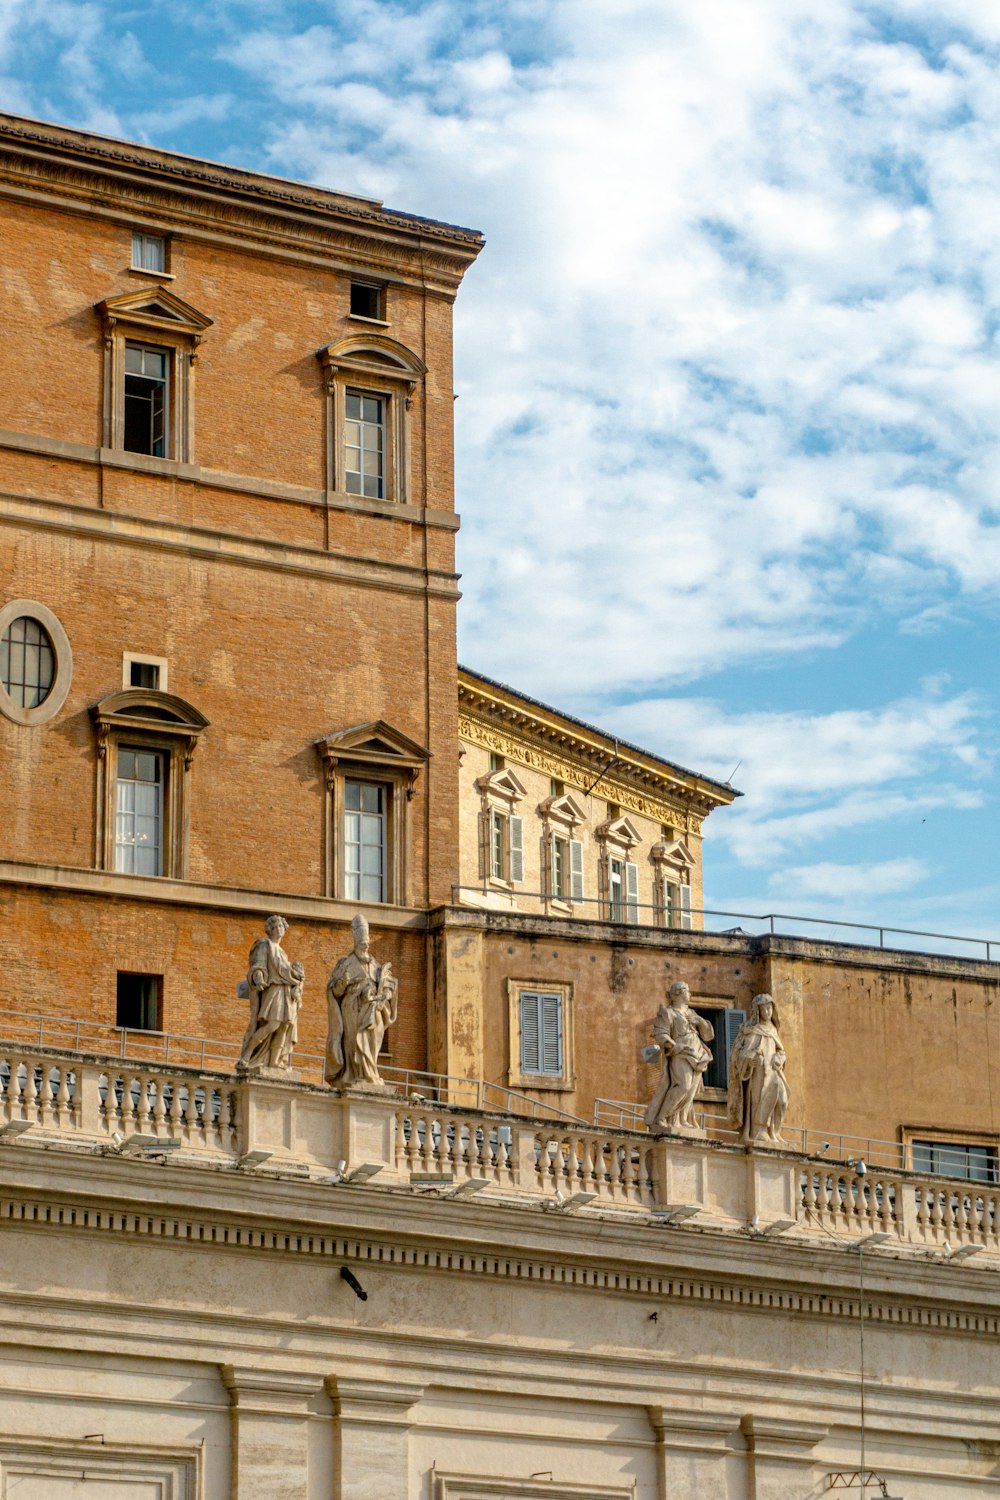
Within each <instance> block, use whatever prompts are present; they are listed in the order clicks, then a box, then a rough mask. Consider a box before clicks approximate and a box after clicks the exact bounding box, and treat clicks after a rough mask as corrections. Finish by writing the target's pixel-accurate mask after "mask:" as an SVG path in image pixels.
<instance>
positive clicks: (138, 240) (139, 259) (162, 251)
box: [132, 229, 167, 272]
mask: <svg viewBox="0 0 1000 1500" xmlns="http://www.w3.org/2000/svg"><path fill="white" fill-rule="evenodd" d="M166 269H167V242H166V239H165V238H164V237H163V235H162V234H145V233H143V232H142V231H141V230H138V229H134V230H133V231H132V270H133V271H154V272H155V271H164V272H165V271H166Z"/></svg>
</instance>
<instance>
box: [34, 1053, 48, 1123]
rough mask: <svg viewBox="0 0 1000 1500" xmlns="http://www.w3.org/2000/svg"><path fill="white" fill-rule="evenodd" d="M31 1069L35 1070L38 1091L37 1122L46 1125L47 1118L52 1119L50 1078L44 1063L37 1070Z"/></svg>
mask: <svg viewBox="0 0 1000 1500" xmlns="http://www.w3.org/2000/svg"><path fill="white" fill-rule="evenodd" d="M32 1071H33V1072H36V1071H37V1077H36V1084H35V1087H36V1089H37V1091H38V1123H39V1124H40V1125H47V1124H48V1122H49V1120H51V1119H52V1113H53V1111H52V1104H53V1093H52V1079H51V1077H50V1076H49V1069H48V1068H47V1067H46V1066H45V1064H44V1063H43V1064H42V1066H41V1067H40V1068H38V1069H37V1070H35V1069H33V1070H32Z"/></svg>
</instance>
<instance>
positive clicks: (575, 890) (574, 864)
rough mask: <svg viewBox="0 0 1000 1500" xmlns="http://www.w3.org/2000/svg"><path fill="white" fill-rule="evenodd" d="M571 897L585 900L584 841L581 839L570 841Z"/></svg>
mask: <svg viewBox="0 0 1000 1500" xmlns="http://www.w3.org/2000/svg"><path fill="white" fill-rule="evenodd" d="M569 899H570V900H571V901H582V900H583V843H582V841H581V840H580V839H570V841H569Z"/></svg>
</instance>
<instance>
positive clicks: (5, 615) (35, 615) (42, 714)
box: [0, 599, 73, 728]
mask: <svg viewBox="0 0 1000 1500" xmlns="http://www.w3.org/2000/svg"><path fill="white" fill-rule="evenodd" d="M22 618H26V619H29V620H34V622H35V624H36V625H40V626H41V628H42V629H43V630H44V631H45V633H46V635H47V636H48V638H49V641H50V643H51V645H52V654H53V657H54V659H55V661H54V671H53V675H52V685H51V687H50V688H49V691H48V693H47V694H46V696H45V697H44V698H43V699H42V701H41V703H37V704H35V706H34V707H33V708H25V707H24V706H23V705H22V704H20V703H15V701H14V699H13V698H12V697H11V695H10V693H8V691H7V689H6V687H5V686H4V684H3V682H2V681H0V713H2V714H3V716H4V718H7V719H10V720H11V722H12V723H14V724H20V725H22V726H25V727H28V728H32V727H34V726H35V725H37V724H46V723H48V721H49V720H50V719H54V718H55V716H56V714H57V713H58V712H59V710H60V709H61V708H62V706H63V704H64V703H65V702H66V698H67V695H68V693H69V690H70V685H71V684H72V681H73V652H72V650H71V648H70V644H69V636H68V635H67V634H66V631H65V630H64V629H63V627H62V624H61V623H60V621H59V620H58V619H57V618H56V616H55V615H54V614H53V612H52V610H51V609H49V608H48V607H47V605H44V604H40V603H39V602H38V600H37V599H10V600H8V602H7V603H6V604H5V605H4V606H3V608H2V609H0V636H3V635H5V634H6V632H7V630H8V629H9V627H10V626H11V625H12V624H13V623H14V621H15V620H19V619H22Z"/></svg>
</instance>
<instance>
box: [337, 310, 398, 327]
mask: <svg viewBox="0 0 1000 1500" xmlns="http://www.w3.org/2000/svg"><path fill="white" fill-rule="evenodd" d="M347 320H348V322H349V323H364V324H365V325H366V326H367V327H368V328H388V327H389V321H388V319H387V318H366V317H365V315H364V313H348V314H347Z"/></svg>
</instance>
